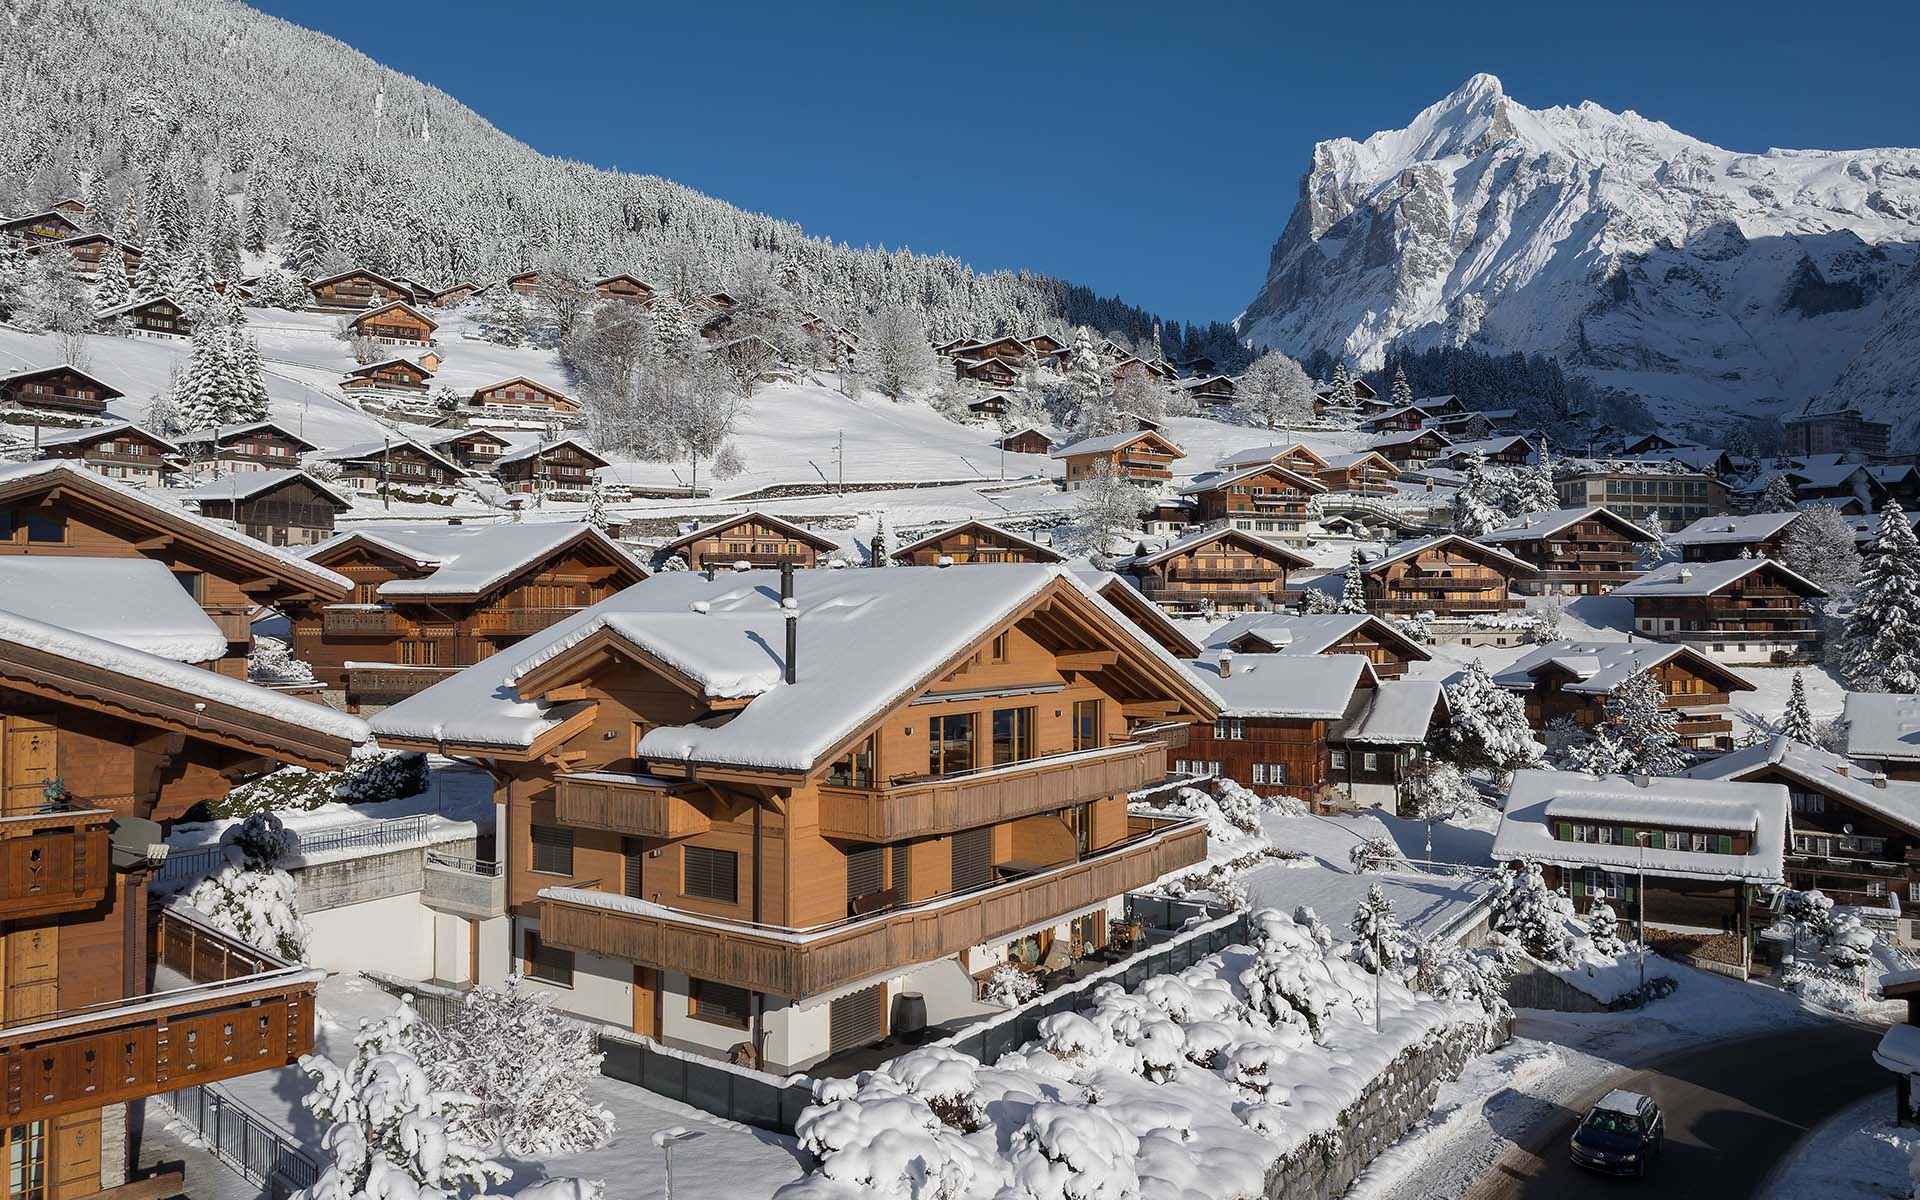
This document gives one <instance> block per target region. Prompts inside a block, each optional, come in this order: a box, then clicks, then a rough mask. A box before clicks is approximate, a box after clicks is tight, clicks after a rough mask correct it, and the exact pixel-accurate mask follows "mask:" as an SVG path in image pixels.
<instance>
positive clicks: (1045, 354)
mask: <svg viewBox="0 0 1920 1200" xmlns="http://www.w3.org/2000/svg"><path fill="white" fill-rule="evenodd" d="M1020 344H1021V345H1023V346H1025V347H1026V348H1027V352H1028V353H1029V354H1032V355H1035V356H1037V357H1040V358H1052V357H1053V356H1054V355H1056V354H1065V353H1066V350H1067V346H1066V343H1065V342H1062V341H1061V340H1060V339H1059V338H1057V337H1054V336H1053V335H1052V334H1050V333H1036V334H1031V335H1029V336H1027V337H1023V338H1021V339H1020Z"/></svg>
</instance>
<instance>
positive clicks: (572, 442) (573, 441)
mask: <svg viewBox="0 0 1920 1200" xmlns="http://www.w3.org/2000/svg"><path fill="white" fill-rule="evenodd" d="M562 447H567V448H569V449H572V450H574V451H575V452H577V453H578V454H580V455H581V456H582V457H584V458H587V459H589V460H591V461H592V463H593V465H594V466H595V467H607V466H612V465H613V464H612V463H611V462H610V461H608V460H607V459H604V458H602V457H600V456H599V455H598V454H596V453H594V451H593V447H591V446H589V445H587V444H586V443H585V442H583V441H581V440H580V439H579V438H577V437H564V438H561V439H559V440H558V441H553V442H546V443H544V444H542V443H535V444H533V445H531V446H522V447H520V449H518V450H514V451H511V452H510V453H507V454H503V455H501V456H500V457H499V458H497V459H495V460H494V462H493V465H494V466H496V467H504V466H506V465H508V464H510V463H517V462H525V461H526V460H527V459H530V458H538V457H541V456H544V455H547V454H551V453H553V452H554V451H555V450H558V449H560V448H562Z"/></svg>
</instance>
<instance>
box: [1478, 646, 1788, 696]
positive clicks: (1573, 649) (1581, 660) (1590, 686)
mask: <svg viewBox="0 0 1920 1200" xmlns="http://www.w3.org/2000/svg"><path fill="white" fill-rule="evenodd" d="M1675 658H1686V659H1688V660H1689V661H1691V662H1694V663H1696V664H1706V665H1707V666H1709V667H1710V668H1712V669H1715V670H1718V671H1720V672H1723V673H1725V674H1727V675H1730V676H1732V677H1733V679H1734V680H1735V681H1737V686H1735V687H1733V688H1731V689H1729V690H1733V691H1742V692H1750V691H1752V690H1753V684H1752V683H1751V682H1749V681H1748V680H1747V679H1746V677H1744V676H1742V675H1741V674H1740V673H1739V672H1737V671H1734V670H1732V669H1731V668H1728V667H1723V666H1720V664H1718V663H1715V662H1713V660H1712V659H1709V658H1707V657H1706V656H1705V655H1703V654H1701V653H1700V652H1699V651H1697V650H1693V649H1691V648H1690V647H1687V646H1678V645H1671V644H1668V643H1665V642H1583V641H1575V640H1572V639H1562V640H1560V641H1557V642H1548V643H1547V644H1546V645H1544V646H1536V647H1534V648H1533V649H1532V650H1530V651H1528V652H1527V653H1526V654H1524V655H1522V656H1521V657H1520V658H1519V659H1517V660H1515V662H1514V663H1513V665H1512V666H1510V667H1508V668H1507V669H1505V670H1504V671H1501V672H1499V673H1498V674H1496V675H1495V676H1494V677H1493V681H1494V682H1495V683H1497V684H1499V685H1500V686H1501V687H1504V688H1513V689H1516V690H1519V691H1525V690H1527V689H1529V688H1531V687H1533V685H1534V683H1535V682H1536V680H1535V679H1534V675H1535V673H1536V672H1539V671H1541V670H1544V669H1545V668H1546V667H1548V666H1557V667H1559V668H1560V669H1561V670H1563V671H1565V672H1567V673H1568V674H1569V675H1572V676H1573V679H1572V680H1571V681H1569V682H1567V683H1563V684H1561V685H1560V686H1561V690H1562V691H1567V692H1576V693H1579V694H1582V695H1589V696H1611V695H1612V694H1613V693H1614V690H1615V689H1617V688H1618V687H1619V686H1620V685H1621V684H1623V683H1625V682H1626V681H1627V680H1628V679H1629V678H1630V677H1631V676H1633V675H1634V674H1635V673H1636V672H1639V671H1650V670H1652V669H1653V668H1655V667H1657V666H1659V665H1660V664H1662V663H1664V662H1668V661H1670V660H1672V659H1675Z"/></svg>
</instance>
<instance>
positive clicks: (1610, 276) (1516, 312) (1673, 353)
mask: <svg viewBox="0 0 1920 1200" xmlns="http://www.w3.org/2000/svg"><path fill="white" fill-rule="evenodd" d="M1916 242H1920V150H1899V149H1893V150H1861V151H1854V152H1829V151H1819V150H1770V151H1768V152H1767V153H1765V154H1739V153H1734V152H1732V151H1727V150H1722V149H1720V148H1718V147H1715V146H1712V145H1709V144H1707V143H1705V142H1702V141H1699V140H1698V139H1695V138H1691V137H1688V136H1686V135H1685V134H1682V133H1679V132H1677V131H1676V130H1674V129H1672V128H1670V127H1668V126H1667V125H1664V124H1662V123H1660V122H1658V121H1653V120H1649V119H1647V118H1645V117H1642V116H1640V115H1638V114H1636V113H1633V112H1626V113H1614V112H1610V111H1608V110H1606V109H1604V108H1601V107H1599V106H1597V105H1595V104H1592V103H1584V104H1581V105H1579V106H1577V107H1574V108H1550V109H1543V110H1534V109H1529V108H1527V107H1525V106H1523V105H1521V104H1519V103H1517V102H1515V101H1514V100H1512V99H1511V98H1510V97H1508V96H1507V95H1506V94H1505V92H1504V91H1503V90H1502V89H1501V86H1500V81H1499V80H1497V79H1495V78H1494V77H1492V76H1491V75H1476V76H1474V77H1473V78H1472V79H1470V80H1468V81H1467V83H1466V84H1465V85H1463V86H1462V87H1461V88H1460V89H1459V90H1458V91H1456V92H1454V93H1453V94H1452V95H1450V96H1448V97H1446V98H1445V99H1444V100H1441V101H1440V102H1439V103H1437V104H1435V105H1433V106H1432V107H1430V108H1428V109H1426V110H1425V111H1424V112H1422V113H1421V114H1420V115H1419V116H1417V117H1416V118H1414V120H1413V122H1412V123H1411V124H1410V125H1409V126H1408V127H1407V128H1405V129H1402V130H1394V131H1389V132H1385V133H1378V134H1375V135H1374V136H1372V137H1370V138H1368V139H1367V140H1366V141H1364V142H1355V141H1353V140H1351V139H1347V138H1338V139H1334V140H1332V141H1326V142H1321V143H1320V144H1318V145H1317V146H1315V147H1314V152H1313V161H1312V164H1311V166H1310V168H1309V169H1308V171H1307V173H1306V175H1305V176H1304V177H1302V179H1301V183H1300V199H1299V202H1298V203H1297V204H1296V206H1295V207H1294V210H1293V213H1292V216H1291V218H1290V219H1289V221H1288V223H1287V226H1286V229H1285V231H1284V232H1283V233H1282V234H1281V236H1280V239H1279V241H1278V242H1276V243H1275V245H1274V247H1273V251H1272V254H1271V256H1270V259H1269V265H1268V271H1267V279H1266V283H1265V285H1264V286H1263V287H1262V288H1261V290H1260V293H1259V295H1257V296H1256V297H1255V298H1254V300H1253V302H1252V303H1251V304H1250V305H1249V306H1248V307H1247V310H1246V312H1245V313H1243V314H1242V316H1241V318H1240V322H1239V324H1240V328H1241V330H1242V332H1243V333H1245V334H1248V335H1250V336H1252V337H1253V338H1254V339H1255V340H1256V341H1258V342H1261V343H1263V344H1268V345H1273V346H1277V347H1281V348H1284V349H1288V350H1291V351H1294V352H1299V353H1304V352H1307V351H1310V350H1313V349H1316V348H1326V349H1328V350H1331V351H1333V352H1335V353H1336V354H1342V355H1344V356H1346V357H1349V358H1352V359H1357V360H1359V361H1360V363H1362V364H1363V365H1366V366H1377V365H1378V364H1379V363H1380V361H1381V359H1382V358H1383V356H1384V353H1385V351H1386V349H1387V347H1388V346H1389V344H1391V343H1394V342H1396V341H1401V342H1404V344H1406V345H1409V346H1426V345H1435V344H1451V345H1474V346H1477V347H1479V348H1483V349H1488V350H1498V351H1509V350H1520V351H1526V352H1529V353H1532V352H1540V353H1547V354H1553V355H1555V356H1557V357H1559V358H1560V359H1561V361H1562V362H1564V363H1565V364H1566V365H1567V366H1568V367H1570V368H1572V369H1574V370H1577V371H1579V372H1581V373H1582V374H1585V375H1588V376H1590V377H1592V378H1594V379H1595V380H1596V381H1597V382H1600V383H1604V384H1610V385H1613V386H1618V387H1621V388H1623V389H1625V390H1628V391H1630V392H1634V393H1637V394H1640V395H1642V396H1644V397H1645V398H1646V399H1647V400H1648V402H1649V404H1650V405H1651V406H1652V407H1653V408H1654V410H1655V411H1656V413H1658V414H1659V415H1661V416H1662V417H1663V418H1664V419H1668V420H1675V421H1678V420H1685V419H1690V418H1694V417H1700V418H1703V419H1704V420H1705V421H1706V422H1707V423H1712V422H1713V421H1714V420H1715V419H1725V417H1726V415H1728V414H1734V413H1741V414H1744V413H1751V412H1754V411H1756V410H1760V411H1774V412H1780V411H1790V410H1797V409H1798V408H1799V406H1800V405H1801V404H1802V403H1804V402H1805V401H1806V400H1807V399H1809V398H1810V397H1812V396H1814V395H1816V394H1818V393H1820V392H1822V391H1824V390H1826V389H1827V388H1828V387H1829V385H1830V384H1832V382H1833V381H1834V379H1835V378H1836V376H1838V375H1839V374H1840V372H1841V371H1842V369H1843V368H1845V367H1846V365H1847V363H1848V361H1849V360H1850V359H1851V358H1852V356H1853V355H1854V354H1855V353H1856V352H1857V351H1858V350H1859V349H1860V347H1861V346H1862V345H1863V344H1864V343H1865V342H1866V340H1867V338H1868V336H1869V334H1870V333H1871V332H1872V331H1873V330H1874V329H1875V328H1876V326H1877V324H1878V322H1879V321H1880V320H1881V317H1882V315H1883V313H1884V311H1885V310H1886V306H1887V303H1888V298H1889V295H1890V294H1891V293H1892V292H1893V291H1894V290H1895V289H1896V287H1897V286H1898V284H1899V282H1900V281H1901V280H1902V279H1903V278H1904V277H1905V276H1906V274H1907V273H1908V271H1909V269H1910V268H1911V267H1912V266H1913V264H1914V263H1915V262H1916V259H1917V257H1920V255H1916V246H1915V243H1916Z"/></svg>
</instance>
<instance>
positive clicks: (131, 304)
mask: <svg viewBox="0 0 1920 1200" xmlns="http://www.w3.org/2000/svg"><path fill="white" fill-rule="evenodd" d="M93 317H94V320H95V321H96V322H97V323H99V324H101V325H103V326H107V327H109V328H120V329H124V330H126V331H127V332H129V333H137V334H142V335H145V336H149V337H191V336H192V335H193V320H192V318H190V317H188V316H187V312H186V310H185V309H183V308H181V307H180V304H179V302H178V301H176V300H174V299H173V298H172V297H170V296H152V297H149V298H147V299H145V300H131V301H128V302H127V303H125V304H120V305H115V306H114V307H113V308H107V309H102V310H101V311H99V312H97V313H95V314H93Z"/></svg>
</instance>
